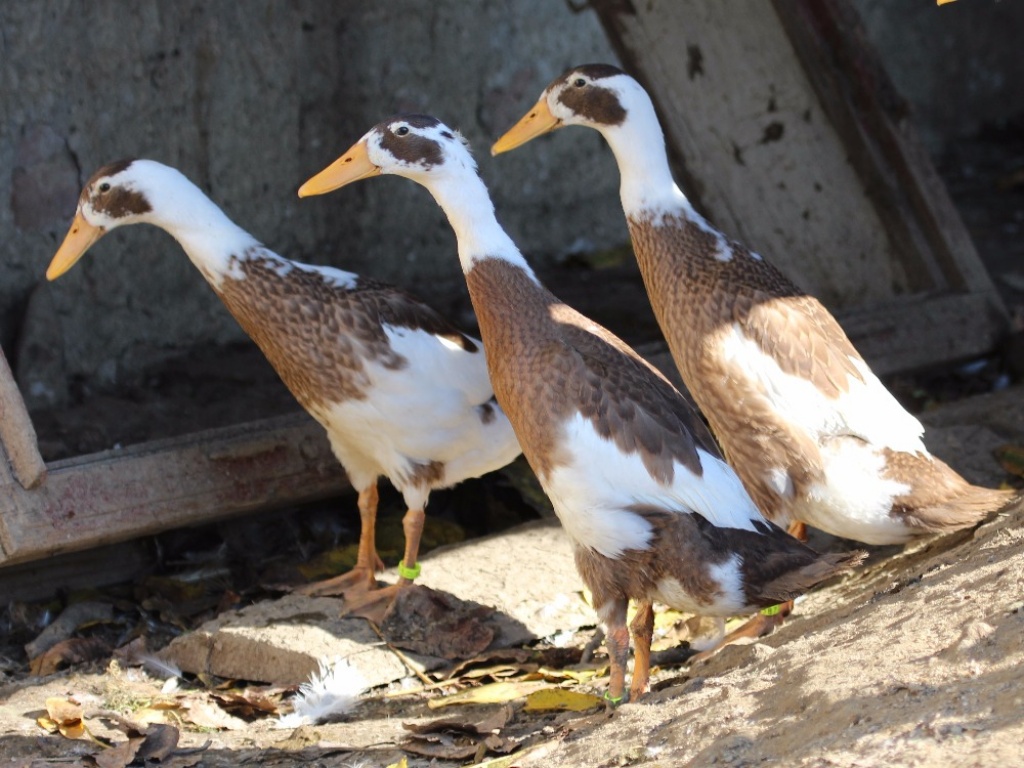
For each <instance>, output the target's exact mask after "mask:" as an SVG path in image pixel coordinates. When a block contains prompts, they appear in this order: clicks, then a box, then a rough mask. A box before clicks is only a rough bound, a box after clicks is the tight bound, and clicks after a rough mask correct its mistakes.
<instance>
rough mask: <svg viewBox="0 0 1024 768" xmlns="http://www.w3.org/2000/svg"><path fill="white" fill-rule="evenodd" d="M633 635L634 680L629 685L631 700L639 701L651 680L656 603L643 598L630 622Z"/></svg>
mask: <svg viewBox="0 0 1024 768" xmlns="http://www.w3.org/2000/svg"><path fill="white" fill-rule="evenodd" d="M629 630H630V632H631V633H632V635H633V681H632V683H631V685H630V686H629V700H630V701H639V699H640V697H641V696H643V695H644V694H645V693H647V689H648V683H650V680H651V638H652V637H653V635H654V605H653V604H652V603H651V601H650V600H643V601H641V602H640V603H639V605H637V609H636V615H635V616H634V617H633V621H631V622H630V624H629Z"/></svg>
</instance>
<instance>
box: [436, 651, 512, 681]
mask: <svg viewBox="0 0 1024 768" xmlns="http://www.w3.org/2000/svg"><path fill="white" fill-rule="evenodd" d="M529 658H530V652H529V651H527V650H526V649H524V648H495V649H493V650H490V651H485V652H483V653H480V654H477V655H476V656H474V657H473V658H471V659H466V660H465V661H463V662H460V663H458V664H456V665H455V666H454V667H452V669H451V671H450V672H449V673H448V679H449V680H451V679H452V678H456V677H462V676H464V674H465V673H466V670H469V669H471V668H472V667H476V666H477V665H480V664H487V665H491V664H492V663H493V662H495V661H505V662H516V663H518V664H522V663H523V662H525V661H528V660H529Z"/></svg>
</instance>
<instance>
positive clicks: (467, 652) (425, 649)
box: [355, 584, 494, 659]
mask: <svg viewBox="0 0 1024 768" xmlns="http://www.w3.org/2000/svg"><path fill="white" fill-rule="evenodd" d="M493 612H494V611H493V609H492V608H488V607H486V606H483V605H480V604H478V603H471V602H468V601H465V600H460V599H459V598H457V597H455V595H451V594H449V593H447V592H441V591H439V590H436V589H430V588H429V587H424V586H421V585H419V584H414V585H412V586H409V587H406V588H405V589H403V590H402V591H400V592H399V593H398V595H397V596H396V597H395V599H394V600H393V601H392V603H391V605H389V606H388V609H387V612H386V613H385V614H384V619H383V621H382V622H381V624H380V631H381V634H382V635H383V636H384V639H385V640H387V641H388V642H389V643H391V644H392V645H395V646H397V647H399V648H403V649H405V650H409V651H414V652H416V653H422V654H424V655H426V656H438V657H440V658H443V659H466V658H470V657H473V656H476V655H477V654H479V653H480V652H481V651H483V650H484V649H485V648H486V647H487V646H488V645H490V644H491V640H493V639H494V627H492V626H489V625H488V620H489V619H490V618H491V615H492V614H493ZM355 615H357V614H355Z"/></svg>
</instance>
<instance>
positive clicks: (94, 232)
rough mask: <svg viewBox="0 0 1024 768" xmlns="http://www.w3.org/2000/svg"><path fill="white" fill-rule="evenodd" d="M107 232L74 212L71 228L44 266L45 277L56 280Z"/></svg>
mask: <svg viewBox="0 0 1024 768" xmlns="http://www.w3.org/2000/svg"><path fill="white" fill-rule="evenodd" d="M106 233H107V230H106V229H104V228H103V227H94V226H93V225H92V224H90V223H89V222H88V221H86V220H85V217H83V216H82V212H81V211H79V212H78V213H76V214H75V220H74V221H72V222H71V229H69V230H68V233H67V235H65V237H64V242H63V243H61V244H60V248H58V249H57V253H56V254H55V255H54V257H53V260H52V261H51V262H50V266H49V267H47V268H46V279H47V280H56V279H57V278H58V277H60V276H61V275H63V274H64V273H65V272H67V271H68V270H69V269H71V268H72V267H73V266H75V263H76V262H77V261H78V260H79V259H80V258H82V257H83V256H84V255H85V252H86V251H88V250H89V248H90V247H91V246H92V244H93V243H95V242H96V241H97V240H99V239H100V238H101V237H103V236H104V235H105V234H106Z"/></svg>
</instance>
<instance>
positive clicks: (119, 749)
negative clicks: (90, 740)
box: [92, 736, 146, 768]
mask: <svg viewBox="0 0 1024 768" xmlns="http://www.w3.org/2000/svg"><path fill="white" fill-rule="evenodd" d="M145 740H146V739H145V737H143V736H136V737H135V738H133V739H128V741H122V742H121V743H119V744H115V745H114V746H112V747H111V748H110V749H104V750H102V751H100V752H97V753H96V754H95V755H93V756H92V759H93V761H94V762H95V763H96V765H97V768H125V766H127V765H129V764H131V762H132V761H133V760H134V759H135V755H136V754H137V753H138V751H139V748H140V747H141V746H142V744H143V742H144V741H145Z"/></svg>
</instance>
